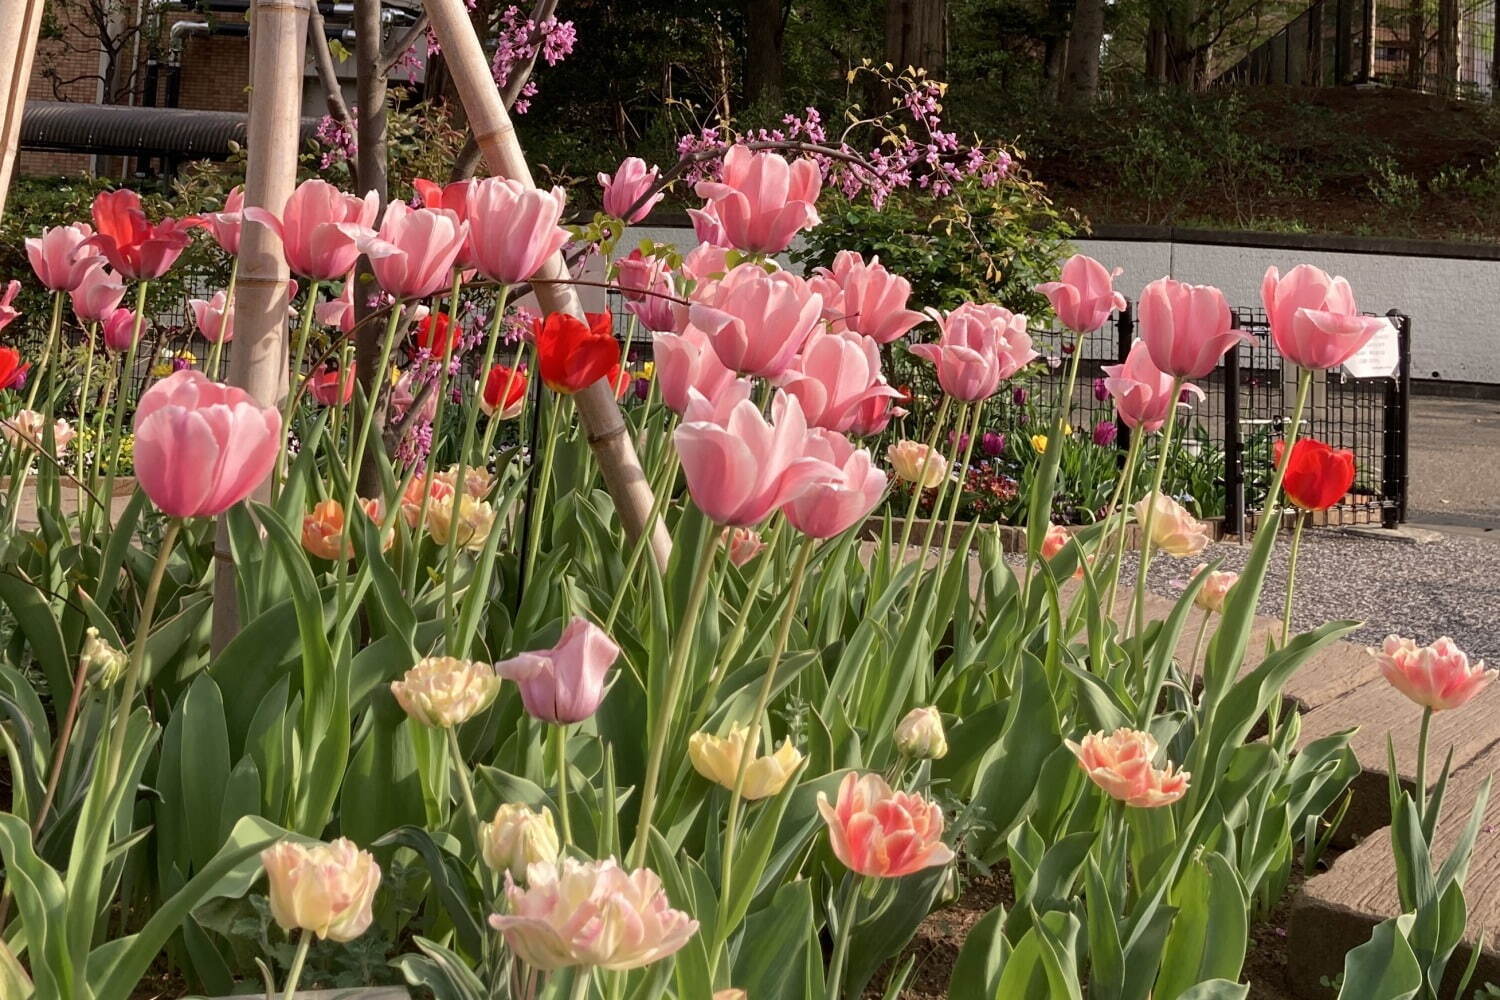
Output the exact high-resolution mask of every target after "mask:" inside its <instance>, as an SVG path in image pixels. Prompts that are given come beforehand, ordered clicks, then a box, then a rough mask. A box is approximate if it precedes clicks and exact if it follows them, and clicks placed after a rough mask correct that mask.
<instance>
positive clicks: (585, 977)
mask: <svg viewBox="0 0 1500 1000" xmlns="http://www.w3.org/2000/svg"><path fill="white" fill-rule="evenodd" d="M591 976H592V972H591V970H590V967H589V966H587V965H579V966H575V967H574V969H573V989H572V990H571V991H570V994H569V995H570V998H571V1000H585V998H586V997H587V996H588V995H589V979H590V978H591Z"/></svg>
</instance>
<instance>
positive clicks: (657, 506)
mask: <svg viewBox="0 0 1500 1000" xmlns="http://www.w3.org/2000/svg"><path fill="white" fill-rule="evenodd" d="M677 463H678V458H677V451H676V449H673V451H672V455H671V459H670V461H669V462H668V463H667V466H668V468H667V473H666V475H664V476H663V477H662V481H660V482H657V483H655V484H653V489H652V497H653V498H652V501H651V514H650V516H648V517H647V518H646V527H645V528H643V529H641V532H640V534H638V535H636V538H635V541H634V542H633V543H632V544H631V546H630V558H629V559H628V560H626V563H625V573H624V575H622V576H621V577H620V585H619V586H618V587H616V588H615V596H614V599H613V600H612V601H610V604H609V614H607V615H605V617H604V631H606V632H611V633H613V630H614V627H615V619H616V618H617V617H619V614H620V608H621V607H623V606H624V604H625V594H626V593H627V592H629V590H630V586H631V584H632V583H634V582H635V570H636V567H637V566H639V565H640V563H641V555H642V554H643V553H644V552H645V551H646V546H647V544H648V543H649V542H650V541H651V526H652V525H654V524H655V523H656V520H657V518H659V517H661V513H662V510H663V509H665V508H666V506H667V500H668V498H670V497H671V495H672V489H671V487H672V482H673V480H675V479H676V478H677Z"/></svg>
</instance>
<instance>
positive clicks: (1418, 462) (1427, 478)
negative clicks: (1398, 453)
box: [1408, 396, 1500, 534]
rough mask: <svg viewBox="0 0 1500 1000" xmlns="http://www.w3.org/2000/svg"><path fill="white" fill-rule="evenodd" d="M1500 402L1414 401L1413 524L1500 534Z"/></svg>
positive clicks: (1410, 502)
mask: <svg viewBox="0 0 1500 1000" xmlns="http://www.w3.org/2000/svg"><path fill="white" fill-rule="evenodd" d="M1497 457H1500V400H1491V399H1444V398H1442V397H1436V396H1413V397H1412V400H1411V459H1410V468H1409V470H1408V471H1409V474H1410V476H1411V486H1410V495H1409V498H1408V507H1409V510H1408V516H1409V520H1411V521H1412V522H1414V523H1418V524H1423V523H1425V524H1432V525H1442V526H1445V527H1450V528H1457V529H1463V530H1468V531H1475V532H1488V531H1494V532H1496V533H1497V534H1500V461H1497V460H1496V459H1497Z"/></svg>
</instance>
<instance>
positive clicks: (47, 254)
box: [26, 222, 104, 292]
mask: <svg viewBox="0 0 1500 1000" xmlns="http://www.w3.org/2000/svg"><path fill="white" fill-rule="evenodd" d="M93 236H94V227H93V226H91V225H89V224H88V223H87V222H75V223H73V224H72V225H71V226H53V227H52V228H50V229H43V230H42V235H40V236H30V237H27V239H26V258H27V259H28V260H29V261H31V269H32V270H33V271H35V272H36V277H37V280H38V281H40V282H41V283H42V285H43V286H44V287H46V288H48V289H51V290H52V291H54V292H72V291H74V290H76V289H77V288H78V286H79V285H81V284H83V281H84V279H85V278H86V277H88V274H89V272H90V271H92V270H94V269H96V268H99V267H102V266H103V264H104V257H103V255H101V254H100V253H99V248H98V247H97V246H95V245H94V244H92V243H90V242H89V240H90V239H92V238H93Z"/></svg>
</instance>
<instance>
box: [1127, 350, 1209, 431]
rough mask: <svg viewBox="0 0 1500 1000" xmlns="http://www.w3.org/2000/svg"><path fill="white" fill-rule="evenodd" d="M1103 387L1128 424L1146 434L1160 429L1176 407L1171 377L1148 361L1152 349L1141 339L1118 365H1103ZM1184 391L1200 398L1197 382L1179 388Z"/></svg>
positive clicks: (1201, 391) (1201, 392) (1200, 391)
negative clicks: (1104, 376) (1112, 398)
mask: <svg viewBox="0 0 1500 1000" xmlns="http://www.w3.org/2000/svg"><path fill="white" fill-rule="evenodd" d="M1104 374H1105V375H1106V376H1108V377H1107V378H1105V379H1104V380H1103V381H1104V388H1105V390H1106V391H1107V392H1108V394H1109V395H1110V396H1113V397H1114V400H1115V411H1116V412H1117V413H1119V415H1120V419H1121V420H1123V421H1125V425H1126V426H1127V427H1132V428H1134V429H1136V430H1138V431H1141V432H1142V433H1145V434H1155V433H1156V432H1157V431H1159V430H1161V428H1162V425H1163V424H1165V423H1166V422H1167V418H1168V417H1169V416H1171V415H1172V412H1173V410H1174V408H1175V407H1176V406H1177V398H1176V397H1173V395H1172V381H1173V379H1172V376H1170V375H1168V374H1167V373H1166V372H1164V371H1162V370H1160V369H1159V368H1157V367H1156V365H1154V364H1152V363H1151V351H1150V350H1149V349H1148V348H1147V347H1146V345H1145V343H1144V342H1143V341H1140V340H1137V341H1136V342H1135V343H1134V344H1132V345H1130V353H1129V354H1127V355H1125V361H1124V362H1123V363H1121V364H1118V365H1105V366H1104ZM1182 391H1183V393H1185V394H1197V396H1198V398H1199V399H1202V398H1203V390H1202V389H1200V388H1198V387H1197V386H1196V385H1192V384H1188V385H1184V386H1183V387H1182Z"/></svg>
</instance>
